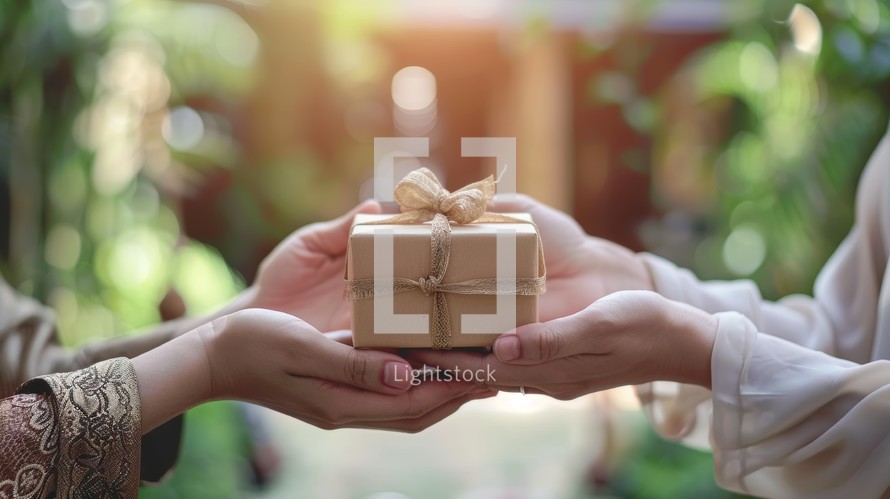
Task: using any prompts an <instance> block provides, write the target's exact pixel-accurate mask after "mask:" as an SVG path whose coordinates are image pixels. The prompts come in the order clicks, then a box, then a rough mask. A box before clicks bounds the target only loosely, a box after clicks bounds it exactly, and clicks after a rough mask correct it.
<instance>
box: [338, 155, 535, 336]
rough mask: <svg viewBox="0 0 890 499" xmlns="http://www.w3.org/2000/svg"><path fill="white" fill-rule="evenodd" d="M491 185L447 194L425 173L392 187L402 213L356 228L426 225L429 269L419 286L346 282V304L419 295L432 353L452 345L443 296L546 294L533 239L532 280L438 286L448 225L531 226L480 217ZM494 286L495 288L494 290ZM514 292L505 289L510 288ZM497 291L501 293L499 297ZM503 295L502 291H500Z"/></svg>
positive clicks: (401, 282)
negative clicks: (427, 300)
mask: <svg viewBox="0 0 890 499" xmlns="http://www.w3.org/2000/svg"><path fill="white" fill-rule="evenodd" d="M496 184H497V181H496V180H495V179H494V177H493V176H489V177H488V178H485V179H483V180H480V181H478V182H473V183H472V184H469V185H467V186H465V187H462V188H461V189H459V190H456V191H454V192H448V191H447V190H446V189H445V188H444V187H442V184H441V183H439V179H437V178H436V175H435V174H434V173H433V172H432V171H430V170H429V169H427V168H420V169H418V170H414V171H413V172H411V173H409V174H408V175H406V176H405V178H404V179H402V181H401V182H399V183H398V184H397V185H396V188H395V191H394V197H395V200H396V202H397V203H399V206H400V207H401V209H402V213H400V214H399V215H395V216H393V217H389V218H386V219H384V220H377V221H372V222H364V223H362V225H394V224H395V225H401V224H422V223H425V222H430V221H431V222H432V232H431V236H430V247H431V252H432V254H431V256H432V258H431V262H432V263H431V265H430V267H431V268H430V275H429V276H428V277H421V278H420V279H419V280H416V281H415V280H413V279H408V278H402V277H400V278H395V279H352V280H348V281H347V282H346V297H347V298H349V299H350V300H353V301H355V300H365V299H371V298H374V297H375V296H384V295H385V294H386V293H388V292H389V290H390V289H391V290H392V294H398V293H404V292H406V291H413V290H418V289H419V290H420V291H421V292H422V293H423V294H424V295H426V296H430V297H432V298H433V314H432V326H431V329H432V331H431V333H432V345H433V348H434V349H439V350H448V349H450V348H451V345H452V336H453V334H452V329H451V321H450V319H449V316H448V302H447V300H446V299H445V294H447V293H454V294H463V295H498V294H515V295H526V296H530V295H540V294H543V293H544V291H546V289H547V288H546V285H545V282H546V276H547V271H546V268H545V266H544V252H543V250H542V247H541V240H540V238H538V276H537V277H531V278H517V279H497V278H485V279H470V280H467V281H461V282H451V283H444V282H442V279H443V278H444V277H445V271H446V270H447V269H448V260H449V257H450V256H451V222H454V223H457V224H469V223H473V222H479V223H530V224H532V225H534V223H532V222H530V221H528V220H521V219H518V218H514V217H510V216H507V215H501V214H498V213H489V212H487V211H485V210H486V209H487V208H488V204H489V203H490V202H491V199H492V198H493V197H494V194H495V185H496ZM499 284H500V286H499ZM514 284H515V290H511V289H510V288H512V287H514ZM499 288H500V289H501V291H499ZM505 288H506V290H509V291H506V290H505Z"/></svg>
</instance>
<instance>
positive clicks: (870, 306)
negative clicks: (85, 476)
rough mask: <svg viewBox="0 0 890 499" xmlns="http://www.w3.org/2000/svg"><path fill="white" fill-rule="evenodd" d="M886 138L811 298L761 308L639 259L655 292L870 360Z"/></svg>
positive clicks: (723, 285) (742, 291)
mask: <svg viewBox="0 0 890 499" xmlns="http://www.w3.org/2000/svg"><path fill="white" fill-rule="evenodd" d="M888 184H890V135H888V136H887V137H885V138H884V140H883V141H882V142H881V144H880V145H879V146H878V148H877V149H876V150H875V152H874V154H873V155H872V157H871V160H870V161H869V163H868V165H867V166H866V169H865V172H864V173H863V175H862V178H861V180H860V182H859V189H858V193H857V206H856V221H855V223H854V225H853V228H852V229H851V231H850V233H849V234H848V235H847V237H846V239H844V241H843V243H841V245H840V247H838V249H837V250H836V251H835V253H834V255H832V257H831V259H830V260H829V261H828V263H826V265H825V267H823V269H822V271H821V272H820V273H819V276H818V278H817V279H816V285H815V293H814V296H813V297H809V296H803V295H792V296H789V297H786V298H784V299H782V300H780V301H778V302H771V301H766V300H764V299H763V298H762V297H761V295H760V291H759V289H758V288H757V286H756V285H755V284H754V283H753V282H751V281H747V280H739V281H706V282H702V281H699V280H698V279H697V278H696V277H695V275H694V274H693V273H692V272H690V271H689V270H686V269H681V268H679V267H677V266H676V265H674V264H673V263H671V262H668V261H667V260H664V259H662V258H659V257H657V256H654V255H650V254H645V253H643V254H640V255H639V257H640V258H641V259H642V260H643V262H644V263H645V264H646V266H647V267H648V269H649V272H650V274H651V275H652V279H653V282H654V284H655V291H657V292H658V293H659V294H661V295H662V296H665V297H666V298H669V299H671V300H675V301H680V302H684V303H688V304H690V305H693V306H695V307H697V308H700V309H702V310H704V311H706V312H710V313H717V312H728V311H735V312H739V313H741V314H742V315H744V316H746V317H748V319H750V320H751V321H752V322H753V323H754V325H755V326H757V328H758V330H759V331H763V332H766V333H769V334H771V335H773V336H778V337H780V338H784V339H786V340H788V341H791V342H793V343H797V344H798V345H803V346H806V347H809V348H812V349H815V350H820V351H823V352H826V353H829V354H832V355H836V356H838V357H841V358H844V359H850V360H853V361H855V362H866V361H868V360H870V359H871V351H872V348H873V347H874V334H875V319H876V316H877V312H876V310H877V303H878V295H879V293H880V289H881V284H882V282H881V280H882V276H883V274H884V270H885V268H886V266H887V255H888V248H887V245H888V239H890V220H888V218H890V206H887V203H888V201H887V200H886V199H885V198H886V195H885V194H886V192H887V185H888Z"/></svg>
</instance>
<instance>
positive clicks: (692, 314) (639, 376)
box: [409, 291, 717, 400]
mask: <svg viewBox="0 0 890 499" xmlns="http://www.w3.org/2000/svg"><path fill="white" fill-rule="evenodd" d="M716 321H717V319H716V318H714V317H713V316H711V315H709V314H707V313H705V312H702V311H700V310H698V309H696V308H693V307H691V306H689V305H686V304H682V303H678V302H673V301H670V300H667V299H665V298H663V297H661V296H660V295H657V294H655V293H652V292H648V291H622V292H618V293H614V294H612V295H609V296H607V297H605V298H603V299H601V300H599V301H597V302H596V303H594V304H592V305H590V306H589V307H587V308H586V309H584V310H582V311H581V312H579V313H577V314H574V315H570V316H568V317H564V318H561V319H555V320H552V321H549V322H544V323H537V324H529V325H526V326H522V327H520V328H518V329H517V330H516V331H515V332H513V333H508V334H504V335H501V336H500V337H499V338H498V339H497V341H496V342H495V344H494V347H493V349H492V353H489V354H477V353H468V352H457V351H451V352H442V351H432V350H429V351H418V352H414V353H412V354H411V355H410V356H409V359H410V360H412V361H414V362H416V363H424V364H427V365H430V366H442V367H449V368H452V367H454V366H456V367H457V368H458V369H473V370H476V369H486V368H488V369H493V370H494V374H493V377H494V378H495V380H496V381H495V382H494V383H493V386H495V387H497V388H499V389H502V390H508V391H516V390H518V389H519V387H525V390H526V392H529V393H543V394H547V395H550V396H552V397H555V398H558V399H562V400H568V399H573V398H575V397H578V396H581V395H585V394H588V393H592V392H596V391H600V390H605V389H608V388H614V387H616V386H623V385H636V384H640V383H646V382H650V381H658V380H664V381H678V382H683V383H692V384H698V385H701V386H705V387H710V379H711V374H710V373H711V368H710V366H711V351H712V349H713V344H714V337H715V335H716V329H717V323H716Z"/></svg>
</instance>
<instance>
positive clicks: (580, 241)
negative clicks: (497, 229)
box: [490, 195, 653, 321]
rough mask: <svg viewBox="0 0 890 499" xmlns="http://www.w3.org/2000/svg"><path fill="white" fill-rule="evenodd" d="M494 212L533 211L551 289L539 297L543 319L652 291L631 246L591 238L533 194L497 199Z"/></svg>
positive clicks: (492, 206)
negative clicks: (611, 297)
mask: <svg viewBox="0 0 890 499" xmlns="http://www.w3.org/2000/svg"><path fill="white" fill-rule="evenodd" d="M490 209H491V210H492V211H498V212H528V213H531V215H532V218H533V219H534V221H535V224H536V225H537V226H538V230H539V231H540V234H541V240H542V242H543V246H544V260H545V262H546V264H547V292H546V293H545V294H543V295H542V296H541V297H540V304H539V311H540V319H541V320H542V321H549V320H553V319H556V318H559V317H565V316H566V315H571V314H574V313H576V312H578V311H580V310H582V309H584V308H585V307H586V306H588V305H590V304H591V303H593V302H594V301H596V300H598V299H600V298H602V297H603V296H606V295H608V294H610V293H613V292H615V291H622V290H651V289H652V287H653V285H652V279H651V277H650V276H649V272H648V270H647V269H646V267H645V265H644V264H643V262H642V261H641V260H640V259H639V258H638V257H637V256H636V255H635V254H634V253H633V252H632V251H630V250H629V249H627V248H625V247H623V246H621V245H618V244H615V243H613V242H610V241H607V240H605V239H600V238H596V237H593V236H589V235H587V234H586V233H585V232H584V229H582V228H581V226H580V225H578V223H577V222H576V221H575V220H574V219H573V218H572V217H570V216H568V215H566V214H565V213H563V212H561V211H558V210H556V209H554V208H551V207H550V206H547V205H545V204H543V203H541V202H540V201H537V200H535V199H534V198H531V197H528V196H524V195H517V196H516V200H515V201H504V200H502V199H499V198H495V202H494V203H492V205H491V208H490Z"/></svg>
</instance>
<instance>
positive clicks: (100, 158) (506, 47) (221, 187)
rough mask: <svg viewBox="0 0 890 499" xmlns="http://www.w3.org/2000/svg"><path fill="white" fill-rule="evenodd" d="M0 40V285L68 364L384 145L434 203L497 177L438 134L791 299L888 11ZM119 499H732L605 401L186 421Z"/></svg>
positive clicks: (314, 199) (788, 8) (241, 14)
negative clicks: (498, 155) (37, 311)
mask: <svg viewBox="0 0 890 499" xmlns="http://www.w3.org/2000/svg"><path fill="white" fill-rule="evenodd" d="M0 40H2V43H0V151H2V154H0V210H2V216H0V271H2V274H3V276H4V277H5V278H6V279H7V280H8V281H9V282H11V283H12V284H13V285H14V286H15V287H16V288H17V289H19V290H20V291H21V292H23V293H24V294H28V295H31V296H34V297H36V298H37V299H39V300H41V301H43V302H45V303H48V304H49V305H51V306H52V307H53V308H54V309H55V310H56V311H57V314H58V319H59V330H60V334H61V336H62V338H63V341H64V342H65V343H66V344H68V345H72V346H73V345H80V344H83V343H85V342H88V341H92V340H96V339H100V338H108V337H112V336H115V335H122V334H133V333H134V332H135V331H137V330H138V329H140V328H143V327H146V326H149V325H151V324H154V323H156V322H158V321H160V320H165V319H171V318H175V317H178V316H181V315H183V314H200V313H203V312H208V311H210V310H212V309H214V308H216V307H218V306H220V305H221V304H223V303H225V302H226V301H227V300H228V299H230V298H231V297H232V296H234V295H235V294H236V293H238V292H239V291H240V290H241V289H243V288H244V287H245V285H246V283H250V282H251V281H252V279H253V276H254V273H255V270H256V268H257V265H258V263H259V261H260V260H261V259H262V258H263V256H264V255H265V254H266V253H268V251H269V250H270V249H271V248H273V247H274V245H275V244H276V243H277V242H278V241H280V240H281V239H282V238H283V237H284V236H285V235H286V234H288V233H290V232H291V231H293V230H295V229H296V228H298V227H300V226H301V225H303V224H306V223H308V222H312V221H316V220H320V219H327V218H330V217H333V216H336V215H339V214H340V213H342V212H344V211H346V210H347V209H348V208H350V207H351V206H353V205H354V204H355V203H356V202H357V201H358V200H359V199H361V198H362V197H368V196H369V194H370V192H371V188H370V185H369V183H368V180H369V179H370V178H371V176H372V172H373V139H374V137H387V136H428V137H430V141H431V143H430V147H431V154H430V158H429V159H428V160H424V164H426V165H427V166H430V167H432V168H434V169H435V170H437V171H438V172H439V173H440V175H441V178H444V180H445V181H446V183H447V186H448V187H449V188H456V187H459V186H462V185H464V184H466V183H467V182H469V181H472V180H476V179H478V178H481V177H483V176H485V175H488V174H491V173H494V170H495V165H494V163H493V161H494V160H493V159H490V158H489V159H486V158H462V157H461V156H460V138H461V137H471V136H494V137H498V136H502V137H516V138H517V158H518V187H519V190H520V191H521V192H525V193H528V194H531V195H533V196H536V197H538V198H539V199H541V200H543V201H545V202H547V203H550V204H552V205H554V206H556V207H558V208H561V209H564V210H566V211H569V212H570V213H572V214H573V215H574V216H575V217H577V219H578V220H579V221H580V222H581V224H582V225H583V226H584V227H585V229H587V231H588V232H590V233H591V234H595V235H598V236H602V237H607V238H610V239H614V240H616V241H618V242H620V243H622V244H624V245H627V246H629V247H631V248H633V249H636V250H647V251H651V252H655V253H658V254H661V255H663V256H666V257H668V258H670V259H672V260H674V261H675V262H677V263H678V264H680V265H683V266H687V267H690V268H692V269H693V270H694V271H695V272H696V273H697V274H698V275H699V276H700V277H703V278H748V279H753V280H754V281H756V282H757V283H758V284H759V285H760V287H761V289H762V290H763V293H764V295H765V296H767V297H777V296H781V295H784V294H788V293H794V292H810V291H811V287H812V283H813V279H814V277H815V275H816V272H817V271H818V269H819V268H820V267H821V265H822V264H823V263H824V262H825V260H826V259H827V257H828V256H829V255H830V253H831V252H832V251H833V249H834V248H835V246H836V245H837V244H838V242H839V241H840V240H841V238H842V237H843V236H844V235H845V233H846V232H847V230H848V229H849V227H850V224H851V220H852V214H853V196H854V191H855V186H856V182H857V179H858V177H859V173H860V171H861V169H862V167H863V166H864V164H865V162H866V160H867V158H868V156H869V154H870V152H871V151H872V149H873V148H874V147H875V145H876V144H877V142H878V140H879V139H880V137H881V136H882V135H883V134H884V132H885V130H886V126H887V121H888V109H890V107H888V104H890V6H888V2H887V0H811V1H804V2H799V3H798V2H793V1H787V0H769V1H767V0H746V1H741V0H733V1H729V0H661V1H655V0H636V1H621V0H611V1H607V0H589V1H584V0H554V1H549V2H544V1H531V0H523V1H519V0H514V1H508V0H478V1H470V0H455V1H446V0H432V1H425V2H417V1H411V0H374V1H359V0H354V1H347V0H327V1H321V0H231V1H226V0H204V1H184V0H183V1H170V0H30V1H27V2H23V1H21V0H0ZM403 166H405V165H403ZM407 166H411V165H407ZM143 495H144V496H145V497H158V498H161V497H164V498H166V497H170V498H179V497H189V498H191V497H215V498H224V497H256V498H272V497H288V498H292V497H307V498H314V497H325V498H334V499H337V498H344V499H350V498H373V499H405V498H411V499H414V498H439V497H441V498H452V497H460V498H473V499H476V498H480V499H481V498H576V497H577V498H581V497H646V498H649V497H652V498H658V497H728V496H730V494H728V493H725V492H722V491H720V490H719V489H718V488H717V487H716V485H715V484H714V480H713V468H712V464H711V457H710V455H709V454H707V453H705V452H700V451H694V450H690V449H686V448H682V447H679V446H676V445H673V444H670V443H666V442H664V441H661V440H659V439H658V438H657V437H655V436H654V435H653V433H652V432H651V430H650V429H649V428H648V426H647V425H646V423H645V421H644V418H643V417H642V416H641V415H640V412H639V408H638V406H637V403H636V400H635V398H634V396H633V394H632V392H631V391H630V390H629V389H626V388H625V389H618V390H613V391H611V392H606V393H602V394H597V395H594V396H590V397H585V398H582V399H578V400H575V401H572V402H569V403H558V402H554V401H550V400H548V399H545V398H542V397H537V396H527V397H521V396H516V395H510V394H504V395H501V396H499V397H498V398H496V399H493V400H489V401H480V402H475V403H471V404H470V405H468V406H467V407H465V408H464V409H462V410H461V412H460V413H458V414H457V415H456V416H455V417H453V418H451V419H449V420H447V421H445V422H443V423H442V424H440V425H438V426H436V427H434V428H432V429H430V430H427V431H426V432H424V433H421V434H419V435H409V436H405V435H392V434H388V433H379V432H363V431H351V430H347V431H337V432H322V431H320V430H317V429H315V428H313V427H311V426H309V425H306V424H303V423H301V422H299V421H293V420H289V419H287V418H284V417H282V416H279V415H277V414H274V413H271V412H268V411H265V410H258V409H255V408H248V407H246V406H243V405H240V404H233V403H215V404H209V405H205V406H202V407H200V408H198V409H196V410H193V411H191V412H190V413H189V415H188V417H187V429H186V434H185V443H184V449H183V452H182V455H181V459H180V466H179V467H178V468H177V470H176V472H175V474H174V475H173V477H172V478H171V479H170V480H168V481H167V482H166V483H165V484H164V485H162V486H160V487H157V488H152V489H145V490H143Z"/></svg>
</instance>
